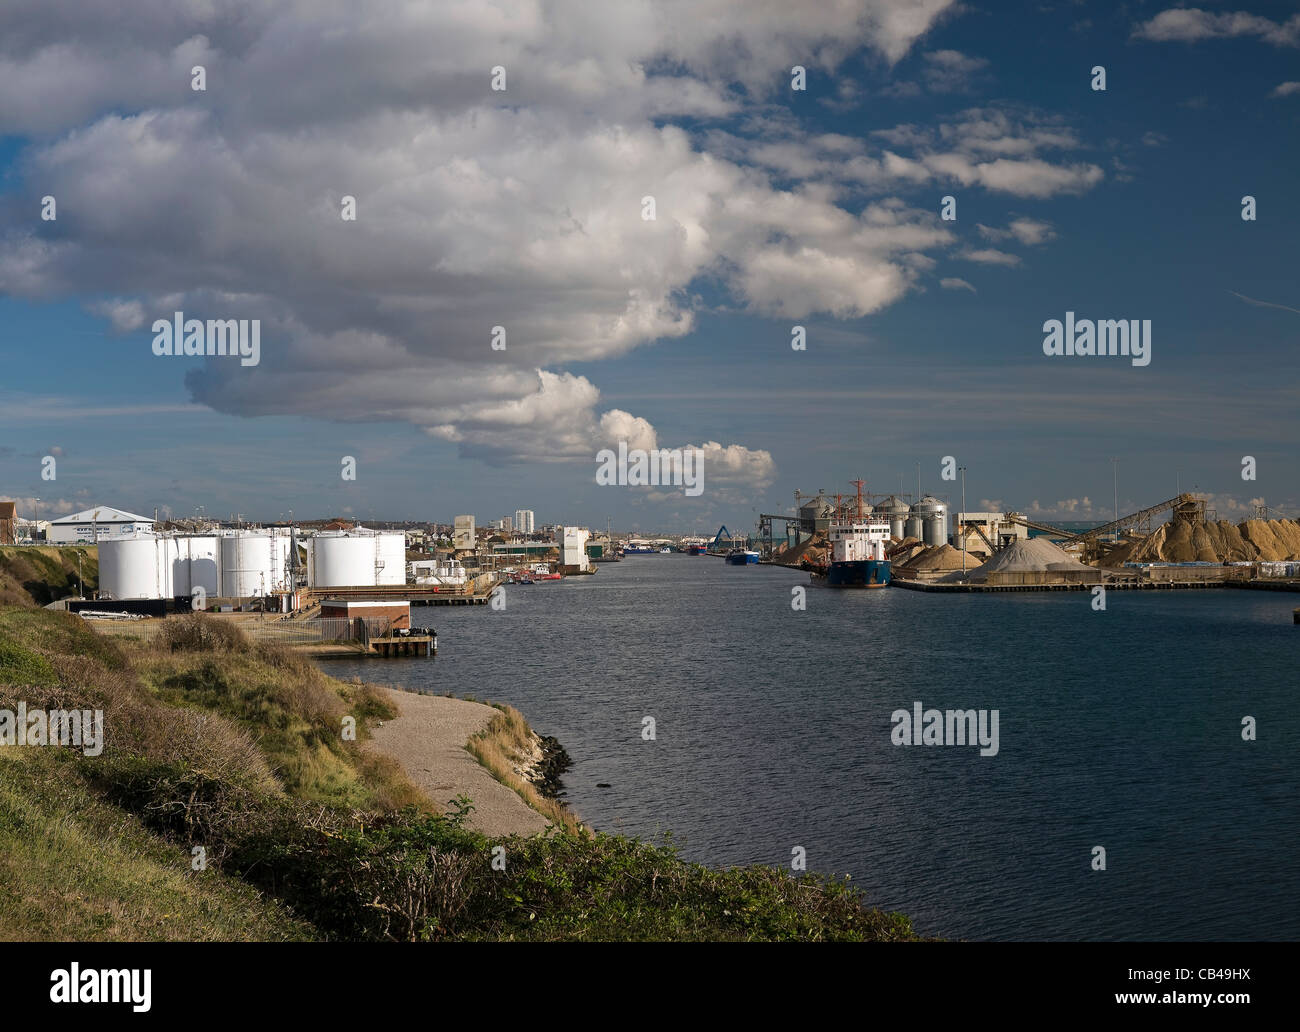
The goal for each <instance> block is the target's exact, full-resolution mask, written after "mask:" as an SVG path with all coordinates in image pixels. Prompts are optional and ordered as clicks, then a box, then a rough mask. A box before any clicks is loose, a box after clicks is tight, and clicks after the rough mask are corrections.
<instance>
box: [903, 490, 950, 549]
mask: <svg viewBox="0 0 1300 1032" xmlns="http://www.w3.org/2000/svg"><path fill="white" fill-rule="evenodd" d="M912 514H913V515H919V516H920V517H921V540H922V541H923V542H924V543H925V544H927V545H942V544H943V543H944V542H945V541H946V540H947V539H948V506H946V505H944V504H943V502H941V501H939V499H937V498H935V497H933V496H931V495H926V496H925V497H924V498H922V499H921V500H920V501H919V502H917V503H916V504H915V505H913V506H912Z"/></svg>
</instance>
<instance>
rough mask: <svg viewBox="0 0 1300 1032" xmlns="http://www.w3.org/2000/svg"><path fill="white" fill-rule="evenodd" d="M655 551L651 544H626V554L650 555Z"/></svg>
mask: <svg viewBox="0 0 1300 1032" xmlns="http://www.w3.org/2000/svg"><path fill="white" fill-rule="evenodd" d="M653 551H654V548H653V547H652V546H651V545H624V546H623V554H624V555H649V554H650V553H651V552H653Z"/></svg>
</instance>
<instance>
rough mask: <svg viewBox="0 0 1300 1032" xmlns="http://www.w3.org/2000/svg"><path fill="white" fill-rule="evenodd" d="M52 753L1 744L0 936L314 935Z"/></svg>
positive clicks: (202, 938)
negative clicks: (196, 863)
mask: <svg viewBox="0 0 1300 1032" xmlns="http://www.w3.org/2000/svg"><path fill="white" fill-rule="evenodd" d="M71 760H72V757H71V756H70V755H68V754H65V753H61V752H59V751H56V750H49V749H21V750H19V749H13V750H5V749H0V885H3V886H4V891H3V892H0V939H4V940H7V941H27V942H33V941H64V942H67V941H77V942H91V941H111V942H120V941H125V940H130V941H145V940H167V941H208V940H222V941H227V940H248V939H256V940H284V939H296V940H301V939H314V938H318V937H319V933H318V932H317V931H316V929H314V928H312V927H311V926H310V925H308V924H307V923H305V922H303V921H301V920H298V919H296V918H294V917H293V916H291V915H290V914H289V912H288V911H287V910H286V909H285V908H284V907H283V906H282V905H280V904H277V903H275V902H274V901H272V900H269V899H267V898H265V897H263V896H262V895H261V894H260V893H259V892H258V891H257V890H256V889H254V888H253V887H252V886H250V885H248V884H246V883H245V882H243V881H240V880H239V879H237V878H232V877H230V876H229V875H226V874H223V873H221V872H220V871H218V870H216V869H214V868H212V867H209V868H208V869H207V870H205V871H194V870H192V869H191V855H190V853H189V851H188V850H187V849H184V848H183V847H181V846H179V845H174V844H168V843H166V842H164V841H163V840H162V839H160V838H159V837H158V836H157V835H155V834H153V833H151V832H150V831H148V830H147V829H146V828H145V827H144V826H143V825H142V824H141V823H140V821H139V820H138V819H136V818H135V817H133V816H131V815H130V814H127V813H125V812H124V811H122V810H120V809H118V808H117V807H114V806H110V805H108V804H106V803H104V802H102V801H100V800H99V799H97V798H96V797H95V796H94V795H93V794H92V793H91V792H90V791H89V790H88V789H87V788H86V786H85V785H84V784H83V783H82V781H81V780H80V779H79V778H78V777H76V776H75V774H73V772H72V771H71V770H70V769H69V768H70V766H71Z"/></svg>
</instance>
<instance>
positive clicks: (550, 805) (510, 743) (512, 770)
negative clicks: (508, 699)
mask: <svg viewBox="0 0 1300 1032" xmlns="http://www.w3.org/2000/svg"><path fill="white" fill-rule="evenodd" d="M493 705H495V706H496V709H497V712H496V713H494V714H493V715H492V719H491V720H490V721H489V722H488V726H487V727H485V728H484V729H483V730H482V731H480V732H479V733H478V734H476V735H474V737H473V738H471V739H470V740H469V742H468V744H467V745H466V746H465V748H466V749H468V750H469V753H470V755H471V756H473V757H474V758H475V759H476V760H478V762H479V763H481V764H482V765H483V766H484V767H486V768H487V770H488V773H490V774H491V775H492V776H493V777H494V778H496V779H497V781H499V782H501V784H503V785H505V786H506V787H507V788H511V789H514V791H515V792H517V793H518V794H519V795H520V796H522V797H523V800H524V802H526V803H527V804H528V805H529V806H531V807H532V808H533V809H534V810H536V811H537V812H538V813H540V814H541V815H542V816H543V817H545V818H546V819H547V820H549V821H550V822H551V823H552V824H554V825H555V826H556V827H557V828H560V829H562V830H564V831H566V832H568V833H570V834H574V835H582V836H586V835H589V834H590V832H588V830H587V828H586V827H585V826H584V825H583V824H582V822H581V821H579V820H578V818H577V816H576V815H575V814H574V813H573V812H572V811H571V810H570V809H569V808H568V807H567V806H565V805H564V804H563V803H562V802H560V801H559V800H558V799H548V798H547V797H546V796H544V795H542V793H541V792H539V791H538V790H537V786H536V785H534V784H533V783H532V782H531V781H529V780H528V778H527V777H525V775H524V773H521V771H526V770H527V769H528V768H529V767H531V765H532V764H533V763H534V762H536V760H537V759H539V758H540V755H541V746H540V744H539V739H538V736H537V735H536V733H535V732H534V731H533V730H532V728H530V727H529V726H528V721H526V720H525V719H524V715H523V714H522V713H520V712H519V711H518V710H517V709H515V708H514V707H513V706H506V705H502V704H496V703H494V704H493Z"/></svg>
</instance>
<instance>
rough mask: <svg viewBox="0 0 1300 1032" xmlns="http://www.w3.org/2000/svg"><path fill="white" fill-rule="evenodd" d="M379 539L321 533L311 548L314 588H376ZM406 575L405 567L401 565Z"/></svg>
mask: <svg viewBox="0 0 1300 1032" xmlns="http://www.w3.org/2000/svg"><path fill="white" fill-rule="evenodd" d="M376 547H377V546H376V543H375V538H373V537H349V536H347V535H345V534H337V535H333V534H319V535H317V536H316V538H315V539H313V543H312V547H311V576H312V581H311V586H312V587H313V588H350V587H358V586H359V587H373V586H374V584H375V555H376V552H375V549H376ZM398 571H399V575H401V574H404V573H405V570H404V567H403V566H399V567H398Z"/></svg>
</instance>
